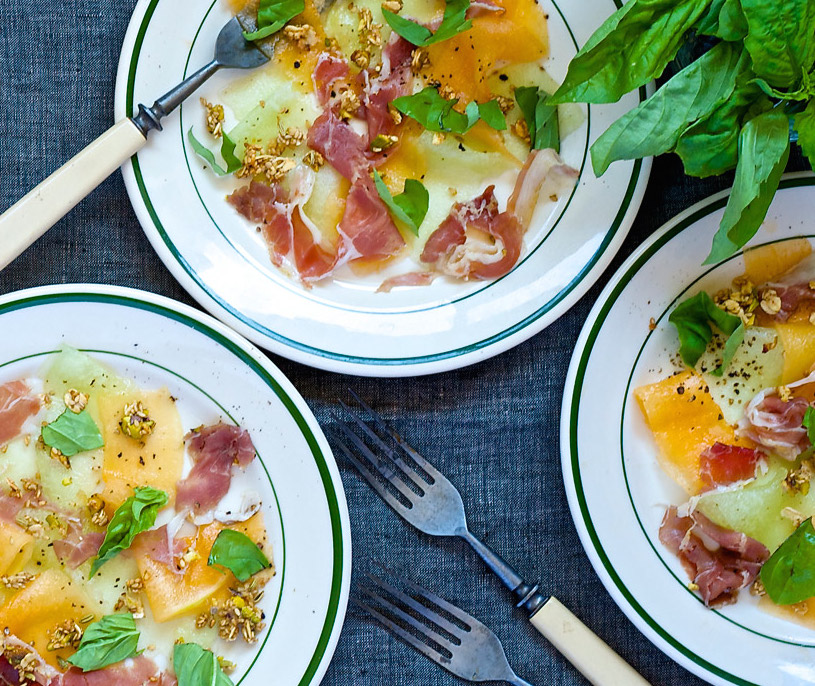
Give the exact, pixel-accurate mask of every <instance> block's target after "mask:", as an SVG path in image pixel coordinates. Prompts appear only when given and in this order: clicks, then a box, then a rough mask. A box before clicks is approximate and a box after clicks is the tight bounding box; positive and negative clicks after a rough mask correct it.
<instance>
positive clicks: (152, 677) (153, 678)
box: [51, 655, 178, 686]
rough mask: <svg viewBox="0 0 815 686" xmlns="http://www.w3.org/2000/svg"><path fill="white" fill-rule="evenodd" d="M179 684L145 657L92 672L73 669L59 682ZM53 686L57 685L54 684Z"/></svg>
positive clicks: (83, 685) (78, 685) (81, 685)
mask: <svg viewBox="0 0 815 686" xmlns="http://www.w3.org/2000/svg"><path fill="white" fill-rule="evenodd" d="M177 683H178V682H177V681H176V679H175V677H172V676H170V675H168V674H165V673H163V672H162V671H161V670H160V669H159V668H158V666H157V665H156V663H155V662H153V661H152V660H151V659H150V658H148V657H145V656H144V655H138V656H136V657H131V658H128V659H127V660H123V661H122V662H117V663H115V664H112V665H110V666H109V667H104V668H102V669H97V670H95V671H92V672H82V671H80V670H79V669H77V668H76V667H71V669H69V670H68V671H67V672H66V673H65V674H64V675H63V676H62V680H61V681H60V682H58V684H59V686H110V685H111V684H115V685H116V686H174V685H175V684H177ZM51 686H57V684H54V682H52V685H51Z"/></svg>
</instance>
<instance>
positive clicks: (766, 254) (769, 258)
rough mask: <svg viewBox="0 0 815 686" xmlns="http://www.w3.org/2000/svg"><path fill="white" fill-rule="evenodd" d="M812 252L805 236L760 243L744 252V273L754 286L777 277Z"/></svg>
mask: <svg viewBox="0 0 815 686" xmlns="http://www.w3.org/2000/svg"><path fill="white" fill-rule="evenodd" d="M811 253H812V245H811V244H810V242H809V240H807V239H806V238H793V239H792V240H789V241H783V242H781V243H772V244H770V245H762V246H761V247H759V248H753V249H750V250H746V251H745V252H744V275H745V276H746V277H747V278H748V279H750V281H752V282H753V283H754V284H755V285H756V286H760V285H762V284H764V283H766V282H767V281H772V280H773V279H776V278H778V277H779V276H781V274H783V273H784V272H786V271H788V270H789V269H792V268H793V267H794V266H795V265H796V264H798V263H799V262H800V261H801V260H803V259H804V258H805V257H808V256H809V255H810V254H811Z"/></svg>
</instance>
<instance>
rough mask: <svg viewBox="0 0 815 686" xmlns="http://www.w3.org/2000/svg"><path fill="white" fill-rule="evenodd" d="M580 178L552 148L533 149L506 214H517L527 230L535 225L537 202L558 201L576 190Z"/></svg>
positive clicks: (516, 183) (519, 176)
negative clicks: (545, 200)
mask: <svg viewBox="0 0 815 686" xmlns="http://www.w3.org/2000/svg"><path fill="white" fill-rule="evenodd" d="M578 176H579V172H578V171H577V170H576V169H573V168H572V167H570V166H569V165H568V164H566V163H565V162H564V161H563V160H562V159H561V157H560V155H558V154H557V153H556V152H555V151H554V150H552V149H551V148H546V149H545V150H532V151H531V152H530V153H529V156H528V157H527V158H526V162H524V166H523V168H522V169H521V171H520V173H519V174H518V179H517V180H516V181H515V189H514V190H513V192H512V195H511V196H510V198H509V201H508V202H507V212H509V213H511V214H514V215H515V216H516V217H517V218H518V221H520V222H521V225H522V226H523V227H524V231H526V230H527V229H528V228H529V225H530V224H531V223H532V214H533V213H534V212H535V207H536V205H537V204H538V199H539V198H541V197H544V198H548V199H550V200H552V201H554V200H557V199H558V198H559V197H560V196H561V195H563V194H564V193H567V192H568V191H570V190H571V189H572V188H574V185H575V183H576V182H577V177H578Z"/></svg>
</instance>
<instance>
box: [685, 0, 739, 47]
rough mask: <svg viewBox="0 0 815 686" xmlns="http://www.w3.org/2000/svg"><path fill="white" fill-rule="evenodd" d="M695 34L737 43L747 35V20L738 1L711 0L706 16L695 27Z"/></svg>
mask: <svg viewBox="0 0 815 686" xmlns="http://www.w3.org/2000/svg"><path fill="white" fill-rule="evenodd" d="M696 33H698V34H701V35H704V36H715V37H716V38H721V39H722V40H726V41H739V40H741V39H742V38H744V37H745V36H746V35H747V19H746V18H745V16H744V12H743V11H742V9H741V3H740V0H713V2H712V3H711V4H710V8H709V9H708V11H707V14H706V15H705V16H704V17H702V18H701V19H700V20H699V23H698V24H697V25H696Z"/></svg>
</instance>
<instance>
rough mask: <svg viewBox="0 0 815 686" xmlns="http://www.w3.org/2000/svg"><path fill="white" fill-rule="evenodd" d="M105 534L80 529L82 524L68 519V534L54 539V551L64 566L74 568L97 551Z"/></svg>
mask: <svg viewBox="0 0 815 686" xmlns="http://www.w3.org/2000/svg"><path fill="white" fill-rule="evenodd" d="M104 540H105V534H104V533H102V532H100V531H89V532H87V533H85V532H83V531H82V526H81V525H80V524H79V523H77V522H75V521H72V520H68V535H67V536H66V537H65V538H63V539H62V540H60V541H54V553H55V554H56V556H57V557H58V558H59V559H60V562H62V563H63V564H64V565H65V566H66V567H69V568H70V569H76V568H77V567H79V565H81V564H82V563H83V562H85V561H86V560H89V559H90V558H92V557H93V556H94V555H96V554H97V553H98V552H99V548H100V547H101V545H102V541H104Z"/></svg>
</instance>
